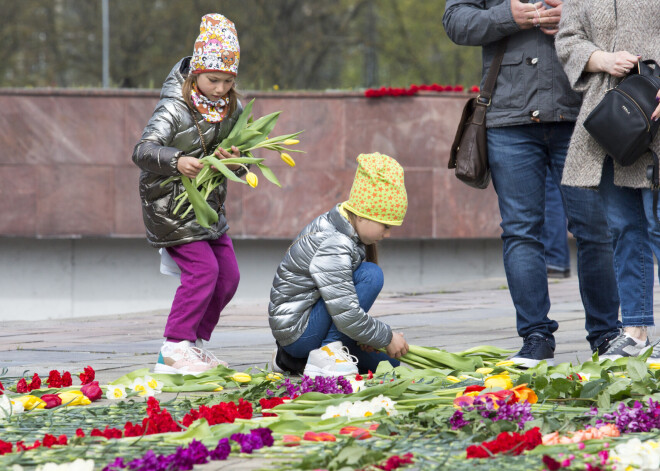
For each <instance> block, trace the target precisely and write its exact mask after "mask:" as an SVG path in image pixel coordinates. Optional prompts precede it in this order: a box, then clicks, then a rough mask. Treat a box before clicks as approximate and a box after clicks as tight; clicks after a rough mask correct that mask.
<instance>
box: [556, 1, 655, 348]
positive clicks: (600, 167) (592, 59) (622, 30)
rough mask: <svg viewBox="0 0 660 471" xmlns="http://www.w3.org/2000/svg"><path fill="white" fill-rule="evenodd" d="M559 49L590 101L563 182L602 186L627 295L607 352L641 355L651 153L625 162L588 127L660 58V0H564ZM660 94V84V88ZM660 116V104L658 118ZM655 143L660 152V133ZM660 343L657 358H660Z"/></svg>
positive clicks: (650, 227) (648, 272) (647, 319)
mask: <svg viewBox="0 0 660 471" xmlns="http://www.w3.org/2000/svg"><path fill="white" fill-rule="evenodd" d="M555 46H556V49H557V55H558V56H559V60H560V61H561V62H562V65H563V67H564V71H565V72H566V75H567V76H568V78H569V80H570V83H571V86H572V87H573V89H574V90H576V91H579V92H582V93H583V97H584V100H583V103H582V108H581V109H580V114H579V115H578V118H577V123H576V126H575V131H574V134H573V137H572V139H571V144H570V147H569V150H568V155H567V157H566V165H565V167H564V174H563V179H562V184H564V185H568V186H576V187H584V188H593V189H598V190H599V191H600V193H601V195H602V197H603V202H604V205H605V210H606V213H607V220H608V225H609V227H610V231H611V232H612V235H613V238H614V267H615V272H616V275H617V282H618V290H619V297H620V299H621V320H622V324H623V326H624V329H623V332H622V333H621V335H620V336H619V337H618V338H617V339H616V340H615V341H614V342H612V345H611V347H610V349H609V350H608V351H607V354H606V355H603V356H602V357H601V358H611V359H615V358H620V357H623V356H637V355H640V354H642V353H644V352H645V351H647V350H648V349H649V348H650V347H649V346H650V343H649V339H648V336H647V332H646V331H647V328H648V327H649V326H653V325H654V320H653V279H654V274H653V255H652V253H655V255H656V257H659V256H660V224H658V222H657V220H656V218H655V217H654V211H657V208H654V207H653V192H652V190H651V188H650V187H651V185H650V181H649V180H648V179H647V176H646V168H647V166H648V165H651V164H652V158H651V154H650V152H648V153H646V154H645V155H643V156H642V157H641V158H640V159H639V160H638V161H637V162H636V163H635V164H633V165H631V166H629V167H621V166H619V165H618V164H616V163H614V162H613V161H612V158H611V157H608V156H606V153H605V151H604V150H603V148H602V147H601V146H600V145H599V144H598V143H597V142H596V141H595V140H594V139H593V138H592V137H591V135H590V134H589V133H588V132H587V130H586V129H585V128H584V126H583V123H584V120H585V118H586V117H587V116H588V115H589V113H590V112H591V111H592V110H593V109H594V107H595V106H596V105H597V104H598V103H599V102H600V100H601V99H602V97H603V95H604V94H605V92H606V91H607V90H608V89H609V88H612V87H614V86H616V84H617V83H618V82H619V81H620V79H621V78H622V77H624V76H625V75H627V74H628V72H629V71H630V70H631V69H632V68H633V67H636V66H637V62H638V61H639V60H647V59H652V60H655V61H656V62H660V3H659V2H658V1H656V0H651V1H639V0H607V1H606V0H580V1H576V0H572V1H570V2H566V3H565V4H564V11H563V13H562V15H561V22H560V27H559V32H558V33H557V36H556V39H555ZM658 100H660V90H659V91H658ZM659 116H660V105H658V107H657V108H656V110H655V112H654V113H653V116H652V119H655V120H657V119H658V117H659ZM651 147H652V149H653V150H654V151H655V152H656V153H660V134H658V135H656V137H655V139H654V141H653V143H652V146H651ZM657 350H660V348H656V352H654V353H653V354H652V358H654V359H653V360H652V361H657V358H655V357H660V352H657Z"/></svg>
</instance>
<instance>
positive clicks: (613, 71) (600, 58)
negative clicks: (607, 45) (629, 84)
mask: <svg viewBox="0 0 660 471" xmlns="http://www.w3.org/2000/svg"><path fill="white" fill-rule="evenodd" d="M638 61H639V56H636V55H634V54H631V53H629V52H628V51H617V52H605V51H595V52H594V53H593V54H591V57H590V58H589V62H587V67H585V70H586V71H587V72H605V73H608V74H610V75H613V76H614V77H624V76H626V75H627V74H628V72H630V69H632V68H633V67H635V66H636V65H637V62H638Z"/></svg>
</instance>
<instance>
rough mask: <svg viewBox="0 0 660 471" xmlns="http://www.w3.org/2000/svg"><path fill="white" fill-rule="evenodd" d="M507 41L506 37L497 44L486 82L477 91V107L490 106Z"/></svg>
mask: <svg viewBox="0 0 660 471" xmlns="http://www.w3.org/2000/svg"><path fill="white" fill-rule="evenodd" d="M508 41H509V38H508V36H507V37H505V38H503V39H501V40H500V42H499V43H498V44H497V50H496V51H495V57H494V58H493V62H491V63H490V68H489V69H488V75H487V76H486V81H485V82H484V86H483V88H482V89H481V90H480V91H479V96H478V97H477V104H478V105H483V106H490V100H491V98H492V97H493V89H494V88H495V82H496V81H497V75H498V74H499V73H500V66H501V65H502V59H504V53H505V52H506V44H507V42H508Z"/></svg>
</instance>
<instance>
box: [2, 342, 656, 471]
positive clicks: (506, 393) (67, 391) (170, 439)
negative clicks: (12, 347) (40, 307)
mask: <svg viewBox="0 0 660 471" xmlns="http://www.w3.org/2000/svg"><path fill="white" fill-rule="evenodd" d="M506 355H507V352H506V351H504V350H501V349H495V348H494V347H486V346H482V347H476V348H473V349H469V350H466V351H463V352H457V353H454V352H447V351H444V350H441V349H437V348H431V347H419V346H411V352H410V355H409V356H407V357H406V358H404V361H410V363H411V364H412V365H413V366H414V368H412V369H411V368H410V367H409V366H406V365H402V366H399V367H396V368H394V367H392V366H391V365H390V364H389V363H381V365H379V367H378V369H377V371H375V372H370V373H369V374H367V375H364V376H360V377H359V378H358V377H356V378H355V379H353V378H341V377H340V378H320V377H317V378H309V377H305V376H304V377H302V378H296V377H291V376H287V375H281V374H275V373H272V372H270V371H267V370H258V369H256V368H253V369H250V370H248V371H246V372H240V371H235V370H230V369H228V368H224V367H218V368H217V369H214V370H212V371H209V372H207V373H205V374H203V375H200V376H199V377H191V376H180V375H170V376H165V375H156V374H150V373H148V372H147V371H146V370H138V371H135V372H132V373H129V374H127V375H125V376H123V377H121V378H118V379H116V380H115V381H113V384H111V385H105V384H101V383H100V382H99V381H98V380H97V379H96V376H95V374H93V373H92V371H93V369H91V368H89V369H85V371H83V372H82V373H80V374H74V375H71V374H70V373H69V375H66V372H63V371H56V370H52V371H51V372H50V373H49V375H48V379H46V376H45V375H44V376H43V377H39V375H38V374H37V375H36V377H35V373H33V372H30V374H27V373H26V374H24V375H23V376H24V377H18V378H8V377H6V376H1V375H0V384H2V385H3V387H2V389H0V391H2V392H3V394H0V414H1V415H0V418H1V419H2V420H0V469H12V467H13V466H14V465H16V466H19V465H20V466H25V467H29V469H34V468H36V467H38V466H41V467H42V468H44V469H45V467H46V466H51V467H54V466H65V468H64V469H73V468H70V467H69V466H73V464H72V463H74V462H75V461H74V460H75V459H77V458H79V457H80V456H82V453H83V452H84V453H85V456H86V458H89V459H91V460H92V461H93V462H94V463H96V464H97V465H99V466H104V465H105V469H107V470H108V471H116V470H119V469H127V470H132V469H145V470H146V469H165V468H162V467H161V466H166V469H168V470H171V471H173V470H175V469H192V468H194V467H195V466H197V465H199V464H202V463H207V462H209V461H211V460H213V459H224V458H226V457H227V456H230V455H231V456H233V457H235V459H247V457H248V456H249V455H257V456H263V457H264V458H265V457H267V458H268V459H270V460H272V462H273V464H272V466H271V467H272V468H274V469H278V468H279V469H303V470H311V469H328V470H330V469H361V470H362V469H364V470H366V469H398V468H406V467H411V465H412V466H414V467H415V469H467V468H468V467H469V468H470V469H471V470H473V471H478V470H486V469H495V468H499V469H521V470H522V469H524V470H528V469H538V470H541V469H567V470H578V469H587V470H591V471H596V470H600V471H606V470H607V471H611V470H613V469H614V467H615V466H616V469H617V471H621V470H626V469H630V470H636V469H643V468H644V467H651V468H652V467H655V466H658V465H657V464H656V462H657V461H658V460H660V453H659V452H658V449H659V448H660V446H659V445H658V440H657V434H658V433H659V432H660V403H658V402H656V401H657V398H658V397H660V370H658V369H654V368H652V367H649V366H648V365H646V363H645V361H644V360H645V359H644V358H640V359H636V358H631V359H625V358H624V359H620V360H617V361H614V362H612V361H609V360H607V361H605V360H603V361H600V360H599V359H598V358H597V357H596V356H594V358H593V359H592V360H591V361H588V362H585V363H583V364H580V365H571V364H567V363H564V364H560V365H557V366H552V367H550V366H548V365H546V364H544V363H542V364H540V365H539V366H537V367H534V368H530V369H528V370H521V369H519V368H517V367H516V366H515V365H513V364H512V363H511V362H510V361H506V360H505V357H506ZM37 378H39V381H41V387H40V388H36V389H34V388H33V389H32V390H31V391H30V390H29V388H30V384H31V383H32V385H33V387H34V386H36V385H37V384H38V382H39V381H37ZM42 378H43V379H42ZM67 378H72V382H75V383H77V382H78V381H77V378H80V382H81V383H83V382H84V384H81V385H78V386H74V385H73V384H71V385H68V386H65V384H67V383H68V379H67ZM22 379H23V380H25V381H24V382H25V387H27V389H28V392H27V393H18V392H17V389H18V388H17V385H18V383H19V382H20V380H22ZM47 385H48V386H50V387H46V386H47ZM356 385H358V387H356ZM157 391H165V392H167V391H169V392H175V393H187V392H195V391H196V393H195V394H192V395H187V394H178V395H177V396H174V395H172V396H166V397H167V400H161V401H159V400H158V399H156V397H154V396H153V394H156V392H157ZM202 392H203V393H204V394H200V393H202ZM109 397H112V398H121V399H122V400H119V401H117V400H108V398H109ZM92 400H95V401H99V402H94V403H91V404H90V405H88V406H87V407H82V408H77V407H64V406H65V405H67V404H69V405H72V404H76V403H79V404H84V403H87V404H89V403H90V402H91V401H92ZM99 404H100V405H99ZM23 408H24V409H25V410H26V412H25V413H20V412H21V410H22V409H23ZM200 445H201V446H200ZM413 456H414V463H413V461H412V460H413ZM223 457H224V458H223ZM466 460H467V461H466ZM654 460H655V461H654ZM106 463H107V464H106ZM58 469H60V468H58ZM19 471H20V470H19Z"/></svg>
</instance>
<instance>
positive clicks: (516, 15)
mask: <svg viewBox="0 0 660 471" xmlns="http://www.w3.org/2000/svg"><path fill="white" fill-rule="evenodd" d="M543 11H545V7H544V6H543V3H542V2H536V3H523V2H521V1H520V0H511V13H512V14H513V20H514V21H515V22H516V23H517V24H518V26H520V29H530V28H533V27H534V21H536V22H537V23H538V20H539V18H540V15H541V13H542V12H543Z"/></svg>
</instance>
